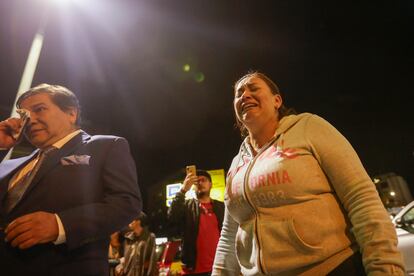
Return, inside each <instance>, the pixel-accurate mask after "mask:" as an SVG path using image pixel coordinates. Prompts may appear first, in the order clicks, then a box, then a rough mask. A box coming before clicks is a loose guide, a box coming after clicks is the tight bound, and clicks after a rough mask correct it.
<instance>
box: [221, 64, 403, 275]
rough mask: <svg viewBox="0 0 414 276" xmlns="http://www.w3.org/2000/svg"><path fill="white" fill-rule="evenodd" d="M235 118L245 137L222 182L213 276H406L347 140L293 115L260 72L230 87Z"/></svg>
mask: <svg viewBox="0 0 414 276" xmlns="http://www.w3.org/2000/svg"><path fill="white" fill-rule="evenodd" d="M234 110H235V114H236V119H237V123H238V125H239V126H240V129H241V132H242V134H244V136H246V138H245V140H244V142H243V143H242V145H241V147H240V152H239V153H238V154H237V156H236V157H235V158H234V160H233V162H232V164H231V167H230V169H229V172H228V175H227V186H226V193H225V204H226V212H225V217H224V222H223V230H222V233H221V238H220V241H219V244H218V247H217V252H216V257H215V262H214V267H213V275H239V274H240V273H242V274H243V275H327V274H329V275H365V273H366V274H369V275H404V264H403V261H402V258H401V255H400V253H399V252H398V250H397V237H396V234H395V229H394V226H393V225H392V223H391V221H390V219H389V216H388V214H387V212H386V210H385V208H384V206H383V205H382V202H381V200H380V198H379V196H378V193H377V191H376V188H375V186H374V184H373V183H372V181H371V179H370V177H369V176H368V174H367V172H366V171H365V169H364V167H363V165H362V164H361V161H360V160H359V158H358V155H357V154H356V152H355V151H354V149H353V148H352V146H351V145H350V144H349V142H348V141H347V140H346V138H344V137H343V136H342V135H341V134H340V133H339V132H338V131H337V130H336V129H335V128H334V127H333V126H332V125H331V124H329V123H328V122H327V121H325V120H324V119H322V118H321V117H318V116H316V115H313V114H309V113H302V114H299V115H296V114H293V112H291V110H289V109H288V108H286V107H285V106H284V105H283V100H282V96H281V94H280V92H279V89H278V87H277V86H276V84H275V83H274V82H273V81H272V80H271V79H269V78H268V77H267V76H265V75H264V74H262V73H258V72H255V73H250V74H247V75H245V76H243V77H242V78H241V79H240V80H239V81H237V82H236V84H235V87H234ZM364 270H365V272H364ZM344 273H345V274H344Z"/></svg>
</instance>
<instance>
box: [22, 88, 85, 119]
mask: <svg viewBox="0 0 414 276" xmlns="http://www.w3.org/2000/svg"><path fill="white" fill-rule="evenodd" d="M41 93H45V94H48V95H49V96H50V99H51V100H52V102H53V103H54V104H56V105H57V106H58V107H59V108H60V110H62V111H64V112H67V111H69V110H70V109H72V108H73V109H75V110H76V111H77V113H78V114H77V116H76V122H75V124H76V126H78V127H79V126H80V124H81V114H80V113H81V110H80V105H79V101H78V98H77V97H76V95H75V94H74V93H73V92H72V91H70V90H69V89H67V88H66V87H64V86H61V85H51V84H47V83H42V84H39V85H37V86H35V87H33V88H31V89H29V90H27V91H26V92H24V93H23V94H22V95H20V97H19V98H18V99H17V102H16V106H17V108H20V104H21V103H22V101H23V100H25V99H27V98H29V97H31V96H34V95H36V94H41Z"/></svg>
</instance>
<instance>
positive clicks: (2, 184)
mask: <svg viewBox="0 0 414 276" xmlns="http://www.w3.org/2000/svg"><path fill="white" fill-rule="evenodd" d="M38 151H39V150H35V151H33V152H32V153H31V154H30V155H28V156H25V157H22V158H19V159H15V160H13V159H12V160H9V161H6V162H4V163H3V164H2V170H1V175H0V201H1V202H3V200H4V198H5V196H6V194H7V190H8V187H9V181H10V179H11V178H12V177H13V175H14V174H15V173H17V172H18V170H19V169H21V168H23V167H24V166H25V165H26V164H27V163H29V162H30V161H31V160H32V159H33V158H35V156H36V154H37V152H38Z"/></svg>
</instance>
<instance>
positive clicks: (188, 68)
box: [183, 64, 191, 72]
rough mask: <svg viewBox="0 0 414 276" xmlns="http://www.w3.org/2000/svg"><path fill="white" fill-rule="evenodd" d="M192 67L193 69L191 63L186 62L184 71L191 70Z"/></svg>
mask: <svg viewBox="0 0 414 276" xmlns="http://www.w3.org/2000/svg"><path fill="white" fill-rule="evenodd" d="M190 69H191V67H190V64H184V65H183V71H184V72H190Z"/></svg>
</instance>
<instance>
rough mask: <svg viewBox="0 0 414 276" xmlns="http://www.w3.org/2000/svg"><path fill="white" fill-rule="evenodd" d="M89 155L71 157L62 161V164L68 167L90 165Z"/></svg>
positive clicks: (66, 157) (63, 158)
mask: <svg viewBox="0 0 414 276" xmlns="http://www.w3.org/2000/svg"><path fill="white" fill-rule="evenodd" d="M89 159H91V157H90V156H89V155H70V156H65V157H62V158H61V159H60V163H61V164H62V165H64V166H66V165H89Z"/></svg>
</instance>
